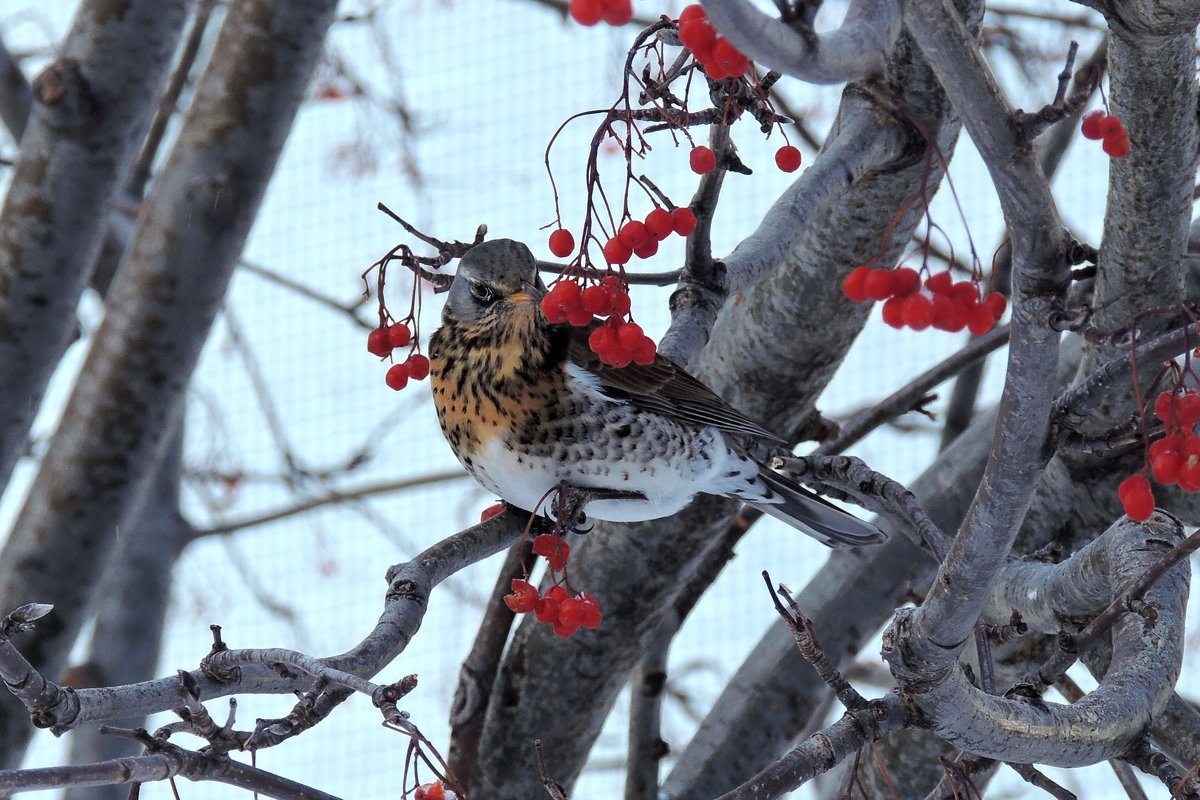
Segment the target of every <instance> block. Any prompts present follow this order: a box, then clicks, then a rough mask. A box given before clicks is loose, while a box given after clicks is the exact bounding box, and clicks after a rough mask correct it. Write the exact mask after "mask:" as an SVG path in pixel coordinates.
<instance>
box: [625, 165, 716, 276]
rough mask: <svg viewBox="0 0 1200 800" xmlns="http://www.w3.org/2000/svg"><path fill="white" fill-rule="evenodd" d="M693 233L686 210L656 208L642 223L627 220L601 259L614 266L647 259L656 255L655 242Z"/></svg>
mask: <svg viewBox="0 0 1200 800" xmlns="http://www.w3.org/2000/svg"><path fill="white" fill-rule="evenodd" d="M704 149H705V150H708V148H707V147H706V148H704ZM709 152H712V151H711V150H710V151H709ZM694 230H696V215H695V213H694V212H693V211H692V210H691V209H690V208H677V209H675V210H674V211H667V210H666V209H665V208H656V209H654V210H653V211H651V212H650V213H649V214H647V215H646V221H645V222H642V221H640V220H636V219H631V220H629V221H628V222H626V223H625V224H624V225H622V226H621V229H620V230H618V231H617V235H616V236H614V237H613V238H611V239H609V240H608V241H607V242H605V243H604V260H605V261H607V262H608V263H609V264H613V265H616V264H625V263H627V262H628V261H629V259H630V258H632V257H633V256H637V257H638V258H651V257H653V256H654V255H655V254H656V253H657V252H658V243H659V242H661V241H662V240H663V239H666V238H667V237H668V236H670V235H671V234H672V233H677V234H679V235H680V236H688V235H690V234H691V232H692V231H694Z"/></svg>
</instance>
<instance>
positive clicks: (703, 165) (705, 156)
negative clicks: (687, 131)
mask: <svg viewBox="0 0 1200 800" xmlns="http://www.w3.org/2000/svg"><path fill="white" fill-rule="evenodd" d="M688 163H689V164H690V165H691V167H692V172H695V173H696V174H698V175H703V174H705V173H706V172H712V171H713V170H714V169H716V168H717V157H716V155H715V154H714V153H713V151H712V150H711V149H709V148H707V147H705V146H704V145H698V146H697V147H693V148H692V152H691V153H690V154H688Z"/></svg>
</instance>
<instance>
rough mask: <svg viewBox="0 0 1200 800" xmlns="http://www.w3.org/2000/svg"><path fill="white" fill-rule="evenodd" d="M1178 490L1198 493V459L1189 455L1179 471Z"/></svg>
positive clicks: (1199, 461) (1199, 476)
mask: <svg viewBox="0 0 1200 800" xmlns="http://www.w3.org/2000/svg"><path fill="white" fill-rule="evenodd" d="M1179 488H1180V489H1183V490H1184V491H1185V492H1200V457H1198V456H1196V455H1194V454H1191V453H1189V454H1188V455H1187V457H1185V458H1184V460H1183V466H1182V467H1180V469H1179Z"/></svg>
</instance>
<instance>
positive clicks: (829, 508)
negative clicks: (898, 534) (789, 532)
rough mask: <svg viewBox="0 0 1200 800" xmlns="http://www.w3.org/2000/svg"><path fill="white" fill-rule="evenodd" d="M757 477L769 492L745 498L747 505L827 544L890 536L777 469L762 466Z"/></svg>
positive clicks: (875, 540)
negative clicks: (757, 496)
mask: <svg viewBox="0 0 1200 800" xmlns="http://www.w3.org/2000/svg"><path fill="white" fill-rule="evenodd" d="M758 478H759V480H761V481H762V482H763V484H764V485H765V486H766V489H767V491H766V493H765V496H764V497H762V498H761V499H759V498H747V497H743V498H742V499H743V500H744V501H745V502H746V503H747V504H748V505H750V506H753V507H754V508H757V509H758V510H759V511H762V512H763V513H766V514H770V515H771V516H772V517H775V518H776V519H779V520H782V521H784V522H786V523H787V524H788V525H791V526H792V527H793V528H795V529H797V530H799V531H801V532H802V533H807V534H808V535H809V536H811V537H813V538H814V539H816V540H817V541H819V542H821V543H823V544H825V545H826V546H828V547H861V546H862V545H868V544H879V543H880V542H883V541H885V540H886V539H887V534H886V533H884V532H883V531H881V530H880V529H879V528H877V527H875V526H874V525H872V524H871V523H869V522H863V521H862V520H861V519H859V518H858V517H856V516H854V515H853V514H850V513H848V512H845V511H843V510H842V509H840V508H838V507H837V506H835V505H833V504H832V503H830V502H829V501H828V500H825V499H824V498H823V497H821V496H820V495H818V494H816V493H815V492H811V491H809V490H808V489H805V488H804V487H803V486H801V485H800V484H798V483H795V482H794V481H792V480H790V479H788V478H786V477H784V476H783V475H780V474H779V473H778V472H774V471H772V470H769V469H767V468H766V467H761V468H759V470H758Z"/></svg>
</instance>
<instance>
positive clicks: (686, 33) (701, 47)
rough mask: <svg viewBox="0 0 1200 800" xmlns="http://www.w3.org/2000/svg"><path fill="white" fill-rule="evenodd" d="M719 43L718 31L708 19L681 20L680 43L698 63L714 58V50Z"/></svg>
mask: <svg viewBox="0 0 1200 800" xmlns="http://www.w3.org/2000/svg"><path fill="white" fill-rule="evenodd" d="M716 41H717V30H716V28H714V27H713V26H712V25H710V24H709V22H708V20H707V19H690V20H680V22H679V42H680V43H681V44H682V45H683V46H684V47H686V48H687V49H688V50H691V51H692V55H693V56H695V57H696V60H697V61H700V62H705V61H708V60H709V59H710V58H712V48H713V45H714V44H715V43H716Z"/></svg>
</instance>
